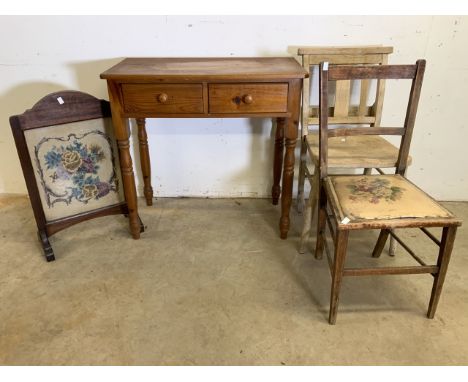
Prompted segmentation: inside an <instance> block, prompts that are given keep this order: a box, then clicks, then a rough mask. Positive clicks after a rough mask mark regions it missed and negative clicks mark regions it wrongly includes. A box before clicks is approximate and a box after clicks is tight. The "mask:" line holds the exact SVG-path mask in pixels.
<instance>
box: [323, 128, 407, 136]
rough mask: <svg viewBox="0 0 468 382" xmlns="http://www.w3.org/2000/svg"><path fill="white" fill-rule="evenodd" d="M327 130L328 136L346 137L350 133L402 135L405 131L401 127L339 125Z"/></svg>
mask: <svg viewBox="0 0 468 382" xmlns="http://www.w3.org/2000/svg"><path fill="white" fill-rule="evenodd" d="M327 131H328V137H346V136H351V135H403V134H404V133H405V129H404V128H403V127H373V128H368V127H354V128H348V127H339V128H336V129H329V130H327Z"/></svg>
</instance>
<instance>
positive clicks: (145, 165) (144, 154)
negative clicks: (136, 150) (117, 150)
mask: <svg viewBox="0 0 468 382" xmlns="http://www.w3.org/2000/svg"><path fill="white" fill-rule="evenodd" d="M136 123H137V126H138V142H139V146H140V165H141V173H142V174H143V183H144V186H143V194H144V195H145V199H146V205H147V206H152V205H153V187H151V161H150V155H149V147H148V135H147V134H146V119H145V118H137V119H136Z"/></svg>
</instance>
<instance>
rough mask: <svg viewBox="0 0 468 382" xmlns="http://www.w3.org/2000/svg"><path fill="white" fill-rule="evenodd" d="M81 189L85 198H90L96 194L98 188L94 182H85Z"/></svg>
mask: <svg viewBox="0 0 468 382" xmlns="http://www.w3.org/2000/svg"><path fill="white" fill-rule="evenodd" d="M81 191H82V193H83V196H84V197H85V198H86V199H92V198H94V197H95V196H96V195H97V194H98V188H97V186H96V185H95V184H86V185H84V186H83V188H82V189H81Z"/></svg>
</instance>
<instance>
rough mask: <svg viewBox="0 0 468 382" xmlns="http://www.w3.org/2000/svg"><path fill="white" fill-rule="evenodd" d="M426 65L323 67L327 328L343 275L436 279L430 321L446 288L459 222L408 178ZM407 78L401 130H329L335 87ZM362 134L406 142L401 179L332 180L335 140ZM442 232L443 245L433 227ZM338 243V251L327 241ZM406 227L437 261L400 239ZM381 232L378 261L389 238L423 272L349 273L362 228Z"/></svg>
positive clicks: (319, 248)
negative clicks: (434, 249) (421, 237)
mask: <svg viewBox="0 0 468 382" xmlns="http://www.w3.org/2000/svg"><path fill="white" fill-rule="evenodd" d="M425 64H426V63H425V61H424V60H418V61H417V62H416V64H415V65H381V66H373V67H369V66H333V65H330V66H329V64H328V63H327V62H324V63H321V64H320V73H319V77H320V78H319V83H320V99H319V105H320V110H319V118H320V124H319V166H318V174H319V182H320V183H319V187H320V189H319V214H318V215H319V219H318V228H317V242H316V248H315V256H316V257H317V258H321V257H322V253H323V251H325V253H326V255H327V258H328V261H329V266H330V271H331V274H332V287H331V296H330V311H329V323H330V324H335V322H336V316H337V309H338V301H339V293H340V288H341V284H342V280H343V277H344V276H366V275H389V274H391V275H406V274H422V273H429V274H431V275H432V276H433V277H434V283H433V288H432V294H431V298H430V302H429V308H428V311H427V317H428V318H433V317H434V314H435V312H436V308H437V304H438V301H439V297H440V294H441V291H442V286H443V284H444V280H445V275H446V272H447V267H448V264H449V260H450V256H451V252H452V248H453V244H454V240H455V234H456V231H457V227H458V226H459V225H461V221H460V220H459V219H457V218H456V217H455V216H454V215H453V214H452V213H451V212H450V211H448V210H446V209H445V208H444V207H443V206H442V205H440V204H439V203H437V202H436V201H435V200H434V199H432V198H431V197H430V196H429V195H428V194H426V193H425V192H424V191H422V190H421V189H419V188H418V187H417V186H415V185H414V184H413V183H412V182H410V181H409V180H408V179H406V178H405V177H404V176H403V175H404V174H405V171H406V167H407V164H408V152H409V147H410V142H411V137H412V133H413V127H414V123H415V118H416V111H417V105H418V101H419V97H420V92H421V86H422V80H423V75H424V70H425ZM371 78H375V79H385V80H390V79H400V80H403V79H407V80H411V81H412V85H411V91H410V95H409V101H408V106H407V110H406V114H405V121H404V125H403V127H379V128H373V129H369V128H362V127H341V128H335V129H329V128H328V120H329V113H328V99H329V98H328V97H329V94H328V92H329V87H330V83H331V82H332V81H341V80H347V81H348V80H354V79H371ZM361 135H366V136H367V135H394V136H401V141H400V145H399V149H398V161H397V164H396V171H395V174H383V172H380V174H378V175H336V176H332V175H329V174H328V167H329V166H328V165H329V163H328V158H329V152H330V150H329V140H330V139H333V138H335V137H355V136H361ZM429 227H440V228H442V238H441V239H440V240H438V239H437V238H436V237H435V236H434V235H433V233H431V232H430V231H429V230H428V229H427V228H429ZM327 228H328V230H329V231H330V233H331V236H332V238H333V246H334V251H333V254H332V251H331V249H330V247H329V245H330V244H329V241H328V240H327V237H326V235H325V233H326V231H327ZM400 228H419V229H421V231H422V232H424V233H425V234H426V235H427V236H428V237H429V238H430V239H431V240H432V241H433V242H434V243H436V245H438V246H439V255H438V259H437V263H436V264H433V265H428V264H426V262H425V261H424V260H423V259H421V257H419V256H418V255H416V254H415V253H414V251H413V250H411V249H410V248H409V246H408V245H407V244H406V243H404V242H403V240H402V239H401V238H400V237H399V236H398V235H397V234H396V233H395V230H397V229H400ZM369 229H379V230H380V234H379V237H378V239H377V243H376V244H375V246H374V249H373V252H372V256H373V257H374V258H378V257H379V256H380V254H381V252H382V249H383V247H384V245H385V242H386V240H387V239H388V237H389V236H392V237H394V238H395V240H397V241H398V243H400V244H401V246H402V247H403V248H404V249H405V250H406V251H407V252H408V253H409V254H410V255H411V256H412V257H413V258H414V259H415V260H416V261H417V262H418V263H419V265H417V266H400V267H371V268H345V259H346V252H347V245H348V237H349V235H350V233H351V232H353V231H357V230H369Z"/></svg>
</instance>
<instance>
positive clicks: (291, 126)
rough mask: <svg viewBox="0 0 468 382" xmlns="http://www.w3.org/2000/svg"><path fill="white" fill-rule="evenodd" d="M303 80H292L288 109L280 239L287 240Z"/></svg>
mask: <svg viewBox="0 0 468 382" xmlns="http://www.w3.org/2000/svg"><path fill="white" fill-rule="evenodd" d="M301 87H302V80H292V81H290V83H289V99H288V109H289V112H290V115H291V116H290V117H289V118H287V120H286V123H285V127H284V136H285V138H286V145H285V146H286V150H285V153H284V167H283V187H282V192H281V219H280V237H281V239H286V238H287V237H288V231H289V224H290V219H289V213H290V211H291V202H292V193H293V180H294V160H295V157H294V155H295V154H294V150H295V148H296V140H297V129H298V126H299V110H300V101H301Z"/></svg>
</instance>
